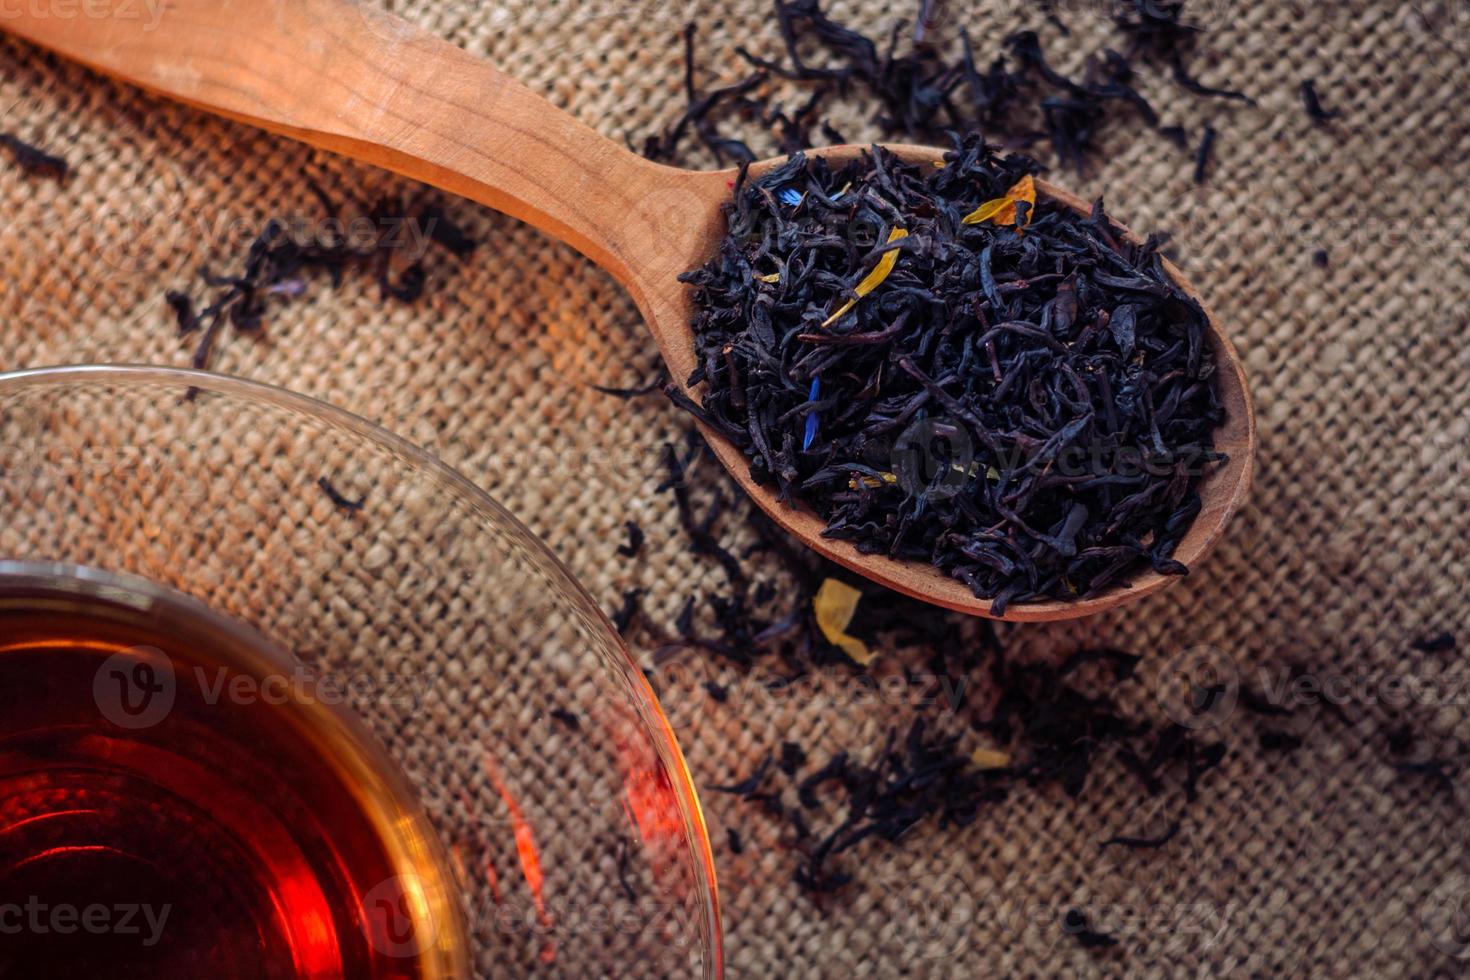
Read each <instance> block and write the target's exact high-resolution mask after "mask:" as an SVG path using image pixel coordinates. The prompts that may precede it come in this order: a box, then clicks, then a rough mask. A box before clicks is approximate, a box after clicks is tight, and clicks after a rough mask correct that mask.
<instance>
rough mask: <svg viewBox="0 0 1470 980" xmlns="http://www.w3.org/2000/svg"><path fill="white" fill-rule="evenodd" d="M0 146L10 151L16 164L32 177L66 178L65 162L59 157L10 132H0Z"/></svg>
mask: <svg viewBox="0 0 1470 980" xmlns="http://www.w3.org/2000/svg"><path fill="white" fill-rule="evenodd" d="M0 146H3V147H5V149H6V150H8V151H9V152H10V157H11V159H13V160H14V161H15V164H16V166H18V167H20V169H21V170H23V171H24V172H25V173H27V174H29V175H31V176H32V177H46V178H49V179H51V180H55V181H62V180H65V179H66V173H67V163H66V161H65V160H64V159H62V158H61V157H59V156H55V155H53V154H50V153H47V152H46V151H45V150H43V149H41V148H40V147H38V146H32V145H31V144H29V143H27V142H25V141H24V140H22V139H21V138H20V137H18V136H14V135H12V134H10V133H0Z"/></svg>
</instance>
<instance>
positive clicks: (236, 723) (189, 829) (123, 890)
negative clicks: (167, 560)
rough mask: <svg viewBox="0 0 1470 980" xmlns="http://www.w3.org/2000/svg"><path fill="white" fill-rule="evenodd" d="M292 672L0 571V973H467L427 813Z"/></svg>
mask: <svg viewBox="0 0 1470 980" xmlns="http://www.w3.org/2000/svg"><path fill="white" fill-rule="evenodd" d="M290 672H291V667H290V664H289V662H288V661H286V660H285V658H283V657H282V656H281V655H280V654H279V653H278V652H276V651H274V650H273V649H271V648H270V647H268V646H266V645H265V644H264V643H263V642H262V641H260V639H259V638H258V637H256V636H255V635H254V634H252V633H251V632H249V631H248V630H245V629H242V628H241V627H239V626H238V625H236V624H234V623H231V622H229V621H227V620H224V619H222V618H220V617H217V616H215V615H213V614H212V613H209V612H208V611H207V610H205V609H203V607H200V606H197V605H195V604H194V603H192V602H191V601H189V600H185V599H182V598H180V597H178V596H175V595H174V594H172V593H168V592H165V591H163V590H159V589H156V588H154V587H152V586H147V585H146V584H143V583H138V582H131V583H122V582H120V581H119V580H116V579H108V578H107V577H106V576H103V575H101V574H100V573H90V572H85V571H81V570H70V571H69V573H66V574H63V573H61V572H60V570H59V569H55V568H41V567H39V566H16V565H0V978H11V977H15V978H31V977H48V978H69V977H77V978H87V977H108V978H140V980H141V978H173V977H178V978H194V977H212V978H220V980H245V978H252V980H253V978H262V980H264V978H283V980H284V978H297V977H312V978H317V977H321V978H326V977H350V978H355V977H363V978H380V977H382V978H388V977H391V978H417V977H460V976H467V975H468V967H467V965H466V959H465V957H466V955H467V954H466V947H465V940H464V938H463V931H462V925H461V921H460V917H459V914H458V912H457V907H456V903H457V898H456V892H455V888H454V882H453V881H452V880H451V876H450V874H449V873H448V872H447V870H446V867H447V865H446V863H445V861H444V859H443V855H442V852H441V850H440V848H439V846H438V843H437V842H436V840H435V839H434V837H433V834H432V832H431V830H430V828H429V827H428V825H427V823H426V821H425V819H424V817H423V816H422V814H421V812H420V811H419V810H418V808H417V806H416V804H414V803H413V801H412V798H411V796H409V795H408V793H407V792H406V790H405V788H404V786H403V784H402V781H401V778H400V777H399V776H398V775H397V774H396V773H395V772H394V770H393V768H392V766H391V764H390V763H389V762H388V761H387V759H386V758H385V757H384V756H383V755H382V754H381V752H380V750H378V749H377V748H375V747H374V746H373V744H372V743H371V741H370V740H369V739H368V738H366V736H365V735H364V734H363V733H362V732H361V731H360V729H359V728H358V726H357V725H356V723H355V722H353V721H352V719H350V718H349V717H347V716H346V715H345V714H344V713H343V712H342V711H341V709H338V708H334V707H332V706H331V705H330V704H324V703H320V702H319V701H318V700H317V699H314V698H312V697H310V693H309V690H308V691H307V692H306V693H305V694H303V693H302V688H301V687H300V685H299V683H296V684H293V683H290V682H288V676H290ZM261 694H265V695H268V696H259V695H261Z"/></svg>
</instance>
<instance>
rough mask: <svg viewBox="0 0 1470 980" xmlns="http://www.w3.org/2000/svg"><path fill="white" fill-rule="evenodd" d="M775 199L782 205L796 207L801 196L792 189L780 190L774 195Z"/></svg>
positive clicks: (784, 188)
mask: <svg viewBox="0 0 1470 980" xmlns="http://www.w3.org/2000/svg"><path fill="white" fill-rule="evenodd" d="M776 197H777V199H778V200H780V201H781V203H782V204H789V205H791V206H792V207H796V206H797V205H798V204H800V203H801V194H800V193H799V192H798V191H797V190H796V188H794V187H783V188H781V190H780V191H779V192H778V193H777V194H776Z"/></svg>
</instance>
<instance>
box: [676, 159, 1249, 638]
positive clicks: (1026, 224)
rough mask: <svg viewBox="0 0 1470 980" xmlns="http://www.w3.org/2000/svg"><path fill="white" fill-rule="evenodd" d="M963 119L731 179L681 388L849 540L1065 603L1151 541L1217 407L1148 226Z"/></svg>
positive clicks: (1214, 422)
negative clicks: (925, 151) (908, 149)
mask: <svg viewBox="0 0 1470 980" xmlns="http://www.w3.org/2000/svg"><path fill="white" fill-rule="evenodd" d="M1036 170H1037V167H1036V164H1035V163H1034V162H1033V161H1031V160H1029V159H1027V158H1025V157H1021V156H1009V157H1001V156H998V155H997V154H996V153H995V152H994V151H993V150H992V149H991V148H989V147H987V146H986V145H985V144H984V142H983V140H981V139H980V138H979V137H978V136H975V137H970V138H967V139H964V140H958V139H957V140H956V141H955V144H954V149H953V150H952V151H951V152H949V153H946V154H945V155H944V157H943V159H935V160H933V161H926V162H924V163H922V164H912V163H904V162H902V161H900V160H899V159H898V158H896V157H895V156H894V155H892V154H891V153H888V152H886V151H884V150H883V149H881V148H877V147H875V148H874V149H873V150H872V151H871V152H868V153H865V154H864V155H863V156H862V158H861V159H859V160H856V161H853V162H852V163H850V164H847V165H845V166H840V167H833V166H831V165H829V164H828V163H827V162H826V161H824V160H823V159H820V158H809V157H806V156H805V155H802V154H797V155H796V156H793V157H792V158H791V159H790V160H789V161H788V162H787V163H785V164H784V165H782V166H781V167H779V168H777V169H774V170H771V171H769V172H767V173H765V174H764V175H762V176H760V177H759V178H751V177H750V176H749V175H748V173H747V172H744V171H742V174H741V177H740V179H739V180H738V181H737V183H736V187H735V192H734V198H733V200H732V202H731V203H730V204H729V205H728V206H727V208H726V214H727V219H728V223H729V230H728V234H727V235H726V237H725V238H724V240H723V241H722V242H721V244H720V248H719V253H718V255H717V256H716V257H715V258H714V259H713V260H711V261H710V262H709V263H708V264H707V265H706V266H704V267H703V268H701V269H698V270H695V271H693V272H690V273H687V274H686V275H685V276H684V277H683V279H684V281H686V282H688V283H690V284H691V285H692V286H693V288H694V299H695V309H696V314H695V318H694V322H693V330H694V334H695V340H696V353H697V355H698V364H699V366H698V368H697V369H696V370H695V371H694V373H693V374H692V375H691V376H690V378H689V379H688V383H689V386H690V387H691V388H695V387H697V386H703V387H702V388H700V389H699V392H700V403H698V404H696V403H695V402H693V401H690V400H689V399H688V398H686V397H683V395H682V393H680V392H678V391H677V389H671V394H673V395H674V396H675V400H676V401H677V402H679V403H680V404H682V405H683V406H684V407H685V408H687V409H689V410H691V411H693V412H694V413H695V414H696V415H697V416H698V417H699V418H701V419H702V420H703V421H705V422H706V423H707V424H708V425H709V426H711V427H712V428H714V429H715V430H716V431H718V432H719V433H721V434H722V435H723V436H724V437H725V438H727V439H729V440H730V441H731V442H732V443H733V444H735V445H736V446H738V447H739V448H740V449H741V451H742V452H743V453H744V454H745V456H746V457H747V459H749V461H750V468H751V473H752V476H753V477H754V478H755V479H756V480H757V481H758V482H760V483H762V484H766V485H773V486H775V487H777V488H778V489H779V491H780V496H781V498H782V500H783V501H785V502H787V503H801V504H804V505H806V506H809V507H810V508H812V509H813V510H815V511H816V513H818V514H819V515H820V516H821V517H822V518H823V519H824V520H825V521H826V524H827V528H826V531H825V533H826V534H827V535H828V536H830V537H833V538H840V539H846V540H849V541H851V542H853V543H854V544H855V545H856V546H857V547H858V548H859V550H861V551H862V552H864V553H866V554H886V555H889V556H891V557H893V558H896V559H905V560H913V561H922V562H929V563H932V564H933V565H934V566H935V567H937V568H939V569H940V570H942V571H943V572H945V573H946V574H949V575H952V576H953V577H955V578H957V579H959V580H960V581H962V582H964V583H965V584H966V585H968V586H969V587H970V588H971V589H972V590H973V591H974V593H975V595H976V596H978V597H980V598H983V599H989V600H992V601H993V607H992V608H993V611H994V612H995V613H996V614H997V615H999V614H1003V613H1004V612H1005V609H1006V607H1007V606H1008V605H1010V604H1012V603H1018V602H1026V601H1030V600H1038V599H1081V598H1087V597H1090V596H1093V595H1096V594H1098V593H1100V592H1102V591H1104V590H1106V589H1108V588H1110V587H1114V586H1118V585H1120V584H1124V583H1126V582H1127V581H1128V580H1129V578H1130V576H1132V575H1135V574H1136V573H1137V572H1139V571H1140V570H1143V569H1150V568H1151V569H1153V570H1155V571H1157V572H1160V573H1164V574H1171V575H1179V574H1184V573H1185V571H1186V569H1185V568H1184V566H1183V565H1181V564H1180V563H1179V562H1177V561H1175V560H1174V559H1173V557H1172V555H1173V552H1174V550H1175V548H1176V546H1177V545H1178V543H1179V541H1180V540H1181V539H1182V538H1183V537H1184V535H1185V533H1186V531H1187V530H1188V528H1189V526H1190V523H1191V522H1192V521H1193V520H1194V518H1195V516H1196V515H1197V514H1198V513H1199V510H1200V496H1199V493H1198V484H1199V481H1200V479H1201V477H1202V476H1203V474H1204V473H1205V472H1206V471H1207V470H1208V468H1209V467H1210V465H1211V464H1212V463H1215V462H1217V461H1219V460H1221V459H1222V458H1223V457H1222V456H1221V454H1219V453H1216V452H1215V451H1214V449H1213V433H1214V431H1215V429H1216V428H1217V427H1218V426H1219V425H1220V424H1221V423H1222V422H1223V421H1224V417H1225V415H1224V412H1223V410H1222V408H1221V405H1220V402H1219V400H1218V397H1217V393H1216V390H1215V386H1214V383H1213V376H1214V373H1215V370H1216V361H1215V356H1214V353H1213V352H1212V350H1211V348H1210V346H1209V343H1208V339H1207V337H1208V332H1209V329H1208V319H1207V317H1206V314H1205V312H1204V310H1203V309H1201V307H1200V305H1199V304H1198V303H1197V302H1196V301H1195V300H1194V299H1193V298H1191V297H1190V296H1189V295H1188V294H1186V293H1185V292H1184V291H1183V290H1182V289H1181V288H1180V287H1179V286H1178V285H1177V284H1176V283H1175V282H1174V281H1173V279H1171V277H1170V276H1169V274H1168V273H1167V271H1166V270H1165V267H1164V264H1163V259H1162V257H1161V256H1160V255H1159V245H1160V242H1159V241H1158V240H1156V239H1153V238H1150V239H1149V240H1148V241H1147V242H1143V243H1137V242H1134V241H1130V240H1129V239H1128V238H1126V237H1125V236H1124V234H1123V232H1122V230H1121V229H1120V228H1119V227H1118V226H1117V225H1115V224H1114V223H1113V222H1112V221H1111V220H1110V219H1109V218H1108V217H1107V215H1106V214H1105V212H1104V210H1103V206H1102V203H1101V202H1100V201H1099V202H1098V203H1097V204H1096V205H1095V206H1094V207H1093V209H1092V212H1091V214H1090V215H1084V214H1079V213H1077V212H1075V211H1073V210H1071V209H1069V208H1067V207H1065V206H1062V205H1060V204H1056V203H1053V202H1050V201H1048V200H1047V199H1046V198H1045V197H1044V196H1042V197H1038V195H1037V190H1036V184H1035V180H1034V178H1035V173H1036Z"/></svg>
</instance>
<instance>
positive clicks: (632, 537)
mask: <svg viewBox="0 0 1470 980" xmlns="http://www.w3.org/2000/svg"><path fill="white" fill-rule="evenodd" d="M623 530H625V531H627V532H628V543H627V544H620V545H618V554H620V555H622V556H623V557H624V558H634V557H636V556H637V555H638V552H640V551H642V550H643V542H644V540H645V538H644V534H643V528H642V527H640V526H639V524H638V522H637V521H624V522H623Z"/></svg>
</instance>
